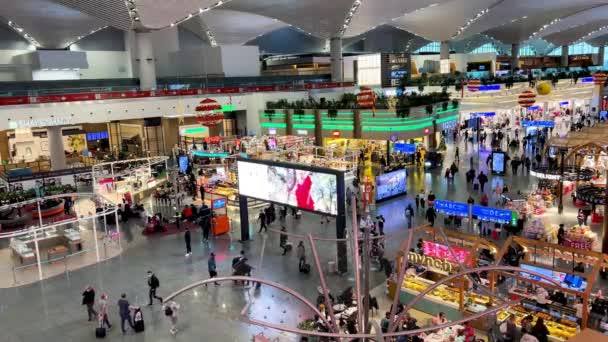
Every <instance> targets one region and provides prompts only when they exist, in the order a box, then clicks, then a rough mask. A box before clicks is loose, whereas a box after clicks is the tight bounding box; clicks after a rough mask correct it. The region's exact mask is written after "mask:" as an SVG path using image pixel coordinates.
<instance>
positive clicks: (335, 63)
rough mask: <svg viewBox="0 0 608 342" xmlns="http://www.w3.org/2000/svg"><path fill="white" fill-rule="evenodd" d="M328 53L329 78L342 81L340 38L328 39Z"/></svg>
mask: <svg viewBox="0 0 608 342" xmlns="http://www.w3.org/2000/svg"><path fill="white" fill-rule="evenodd" d="M329 53H330V56H331V80H332V81H334V82H342V79H343V75H344V73H343V71H342V38H331V39H330V40H329Z"/></svg>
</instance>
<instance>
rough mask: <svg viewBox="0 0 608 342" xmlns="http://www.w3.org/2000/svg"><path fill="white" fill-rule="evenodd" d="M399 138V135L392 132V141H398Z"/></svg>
mask: <svg viewBox="0 0 608 342" xmlns="http://www.w3.org/2000/svg"><path fill="white" fill-rule="evenodd" d="M397 139H398V138H397V136H396V135H394V134H391V141H392V142H395V141H397Z"/></svg>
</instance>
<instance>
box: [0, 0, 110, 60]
mask: <svg viewBox="0 0 608 342" xmlns="http://www.w3.org/2000/svg"><path fill="white" fill-rule="evenodd" d="M0 16H2V17H3V18H4V19H5V21H6V22H8V21H9V20H10V21H13V22H15V23H16V24H17V25H19V26H20V27H21V28H22V29H23V30H24V32H23V33H27V34H29V35H31V36H32V37H34V39H36V40H37V41H38V42H39V43H40V45H41V46H42V47H44V48H49V49H59V48H65V47H66V46H67V45H68V43H69V42H71V41H74V40H77V38H78V37H79V36H85V35H88V34H89V33H90V32H91V31H92V30H96V29H98V28H100V27H103V26H106V25H107V24H106V22H104V21H102V20H100V19H97V18H93V17H91V16H89V15H87V14H85V13H83V12H80V11H77V10H75V9H72V8H69V7H66V6H63V5H61V4H58V3H55V2H51V1H45V0H27V1H4V2H3V4H2V6H1V7H0Z"/></svg>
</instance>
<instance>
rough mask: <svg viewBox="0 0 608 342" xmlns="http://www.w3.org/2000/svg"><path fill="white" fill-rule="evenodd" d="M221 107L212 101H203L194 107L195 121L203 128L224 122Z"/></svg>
mask: <svg viewBox="0 0 608 342" xmlns="http://www.w3.org/2000/svg"><path fill="white" fill-rule="evenodd" d="M221 109H222V105H220V104H219V103H218V102H217V101H215V100H212V99H204V100H203V101H201V102H200V103H199V104H198V106H196V109H195V111H196V121H197V122H198V123H200V124H201V125H203V126H207V127H213V126H217V125H219V124H220V123H221V122H222V121H223V120H224V113H222V112H221Z"/></svg>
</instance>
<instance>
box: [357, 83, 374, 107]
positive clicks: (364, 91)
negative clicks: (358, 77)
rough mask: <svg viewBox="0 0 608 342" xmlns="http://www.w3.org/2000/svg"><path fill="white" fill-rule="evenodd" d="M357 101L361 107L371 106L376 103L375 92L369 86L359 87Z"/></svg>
mask: <svg viewBox="0 0 608 342" xmlns="http://www.w3.org/2000/svg"><path fill="white" fill-rule="evenodd" d="M357 103H358V104H359V106H361V107H362V108H372V107H373V106H374V105H375V104H376V93H374V91H373V90H372V89H371V88H368V87H361V89H360V90H359V94H357Z"/></svg>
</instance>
